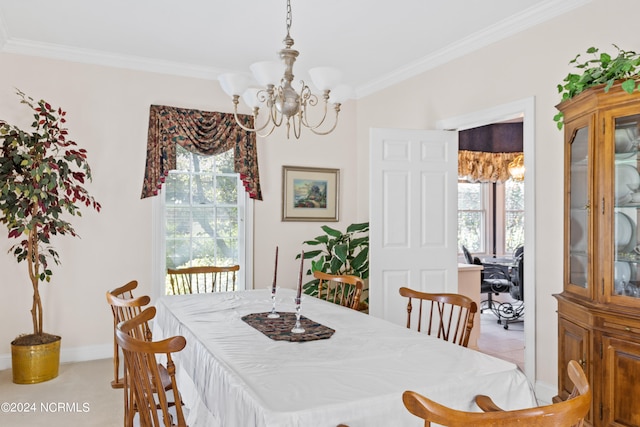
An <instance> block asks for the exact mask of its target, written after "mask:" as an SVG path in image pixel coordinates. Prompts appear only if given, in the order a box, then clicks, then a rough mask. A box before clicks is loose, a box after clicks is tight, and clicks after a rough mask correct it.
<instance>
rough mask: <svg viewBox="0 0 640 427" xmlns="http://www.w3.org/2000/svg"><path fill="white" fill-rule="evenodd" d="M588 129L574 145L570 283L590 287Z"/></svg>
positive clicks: (582, 131) (570, 226) (578, 132)
mask: <svg viewBox="0 0 640 427" xmlns="http://www.w3.org/2000/svg"><path fill="white" fill-rule="evenodd" d="M588 153H589V128H586V127H585V128H581V129H578V131H577V132H576V134H575V137H574V139H573V141H572V142H571V164H570V168H571V178H570V183H569V185H570V189H569V204H570V209H571V218H570V222H569V236H570V242H569V282H570V283H572V284H573V285H576V286H579V287H581V288H585V289H586V288H587V284H588V266H589V251H588V244H589V240H590V238H589V170H588V167H589V164H588Z"/></svg>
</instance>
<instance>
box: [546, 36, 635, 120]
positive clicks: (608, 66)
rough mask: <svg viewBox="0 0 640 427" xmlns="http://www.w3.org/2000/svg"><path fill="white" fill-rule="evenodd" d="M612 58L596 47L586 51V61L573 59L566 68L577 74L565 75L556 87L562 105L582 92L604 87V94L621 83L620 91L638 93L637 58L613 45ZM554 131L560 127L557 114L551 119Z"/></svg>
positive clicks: (633, 53)
mask: <svg viewBox="0 0 640 427" xmlns="http://www.w3.org/2000/svg"><path fill="white" fill-rule="evenodd" d="M613 47H615V48H616V50H617V54H616V56H615V57H614V56H611V55H610V54H608V53H605V52H600V51H599V49H598V48H596V47H590V48H589V49H587V52H586V53H587V54H589V55H592V57H591V58H590V59H587V60H585V61H582V60H581V55H580V54H578V55H576V57H575V58H573V59H572V60H571V61H569V64H570V65H573V66H574V67H575V68H577V69H578V70H580V72H579V73H569V74H568V75H567V76H566V77H565V78H564V80H563V82H564V83H561V84H559V85H558V93H560V94H561V97H562V101H566V100H568V99H571V98H573V97H574V96H576V95H578V94H579V93H581V92H583V91H584V90H586V89H588V88H590V87H593V86H598V85H604V91H605V92H608V91H609V89H611V86H613V84H614V83H616V82H617V81H622V84H621V87H622V89H623V90H624V91H626V92H628V93H632V92H633V91H634V90H636V89H637V90H640V83H638V72H639V71H640V68H639V67H640V54H637V53H636V52H633V51H626V50H622V49H620V48H619V47H618V46H616V45H615V44H614V45H613ZM553 120H554V121H555V122H556V123H557V126H558V129H562V127H563V114H562V112H558V114H556V115H555V116H554V117H553Z"/></svg>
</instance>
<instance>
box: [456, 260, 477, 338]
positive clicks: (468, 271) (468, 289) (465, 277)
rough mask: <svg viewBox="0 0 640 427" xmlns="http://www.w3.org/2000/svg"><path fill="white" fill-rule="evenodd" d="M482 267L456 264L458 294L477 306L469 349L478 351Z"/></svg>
mask: <svg viewBox="0 0 640 427" xmlns="http://www.w3.org/2000/svg"><path fill="white" fill-rule="evenodd" d="M481 272H482V266H481V265H477V264H458V293H460V294H462V295H466V296H468V297H469V298H471V299H472V300H473V301H474V302H475V303H476V305H477V306H478V311H477V312H476V314H475V316H474V318H473V329H472V330H471V335H470V336H469V345H468V347H469V348H473V349H476V350H477V349H478V337H479V336H480V308H481V304H482V300H481V298H480V284H481V283H482V277H481Z"/></svg>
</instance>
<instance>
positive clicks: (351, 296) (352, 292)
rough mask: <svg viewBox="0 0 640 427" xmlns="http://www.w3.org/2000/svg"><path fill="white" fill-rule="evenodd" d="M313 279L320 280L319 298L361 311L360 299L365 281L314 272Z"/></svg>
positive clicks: (351, 276) (347, 276) (354, 277)
mask: <svg viewBox="0 0 640 427" xmlns="http://www.w3.org/2000/svg"><path fill="white" fill-rule="evenodd" d="M313 277H315V278H316V279H318V294H317V295H316V296H317V297H318V298H320V299H323V300H325V301H329V302H333V303H335V304H339V305H342V306H344V307H349V308H352V309H354V310H359V309H360V305H361V304H360V303H361V301H360V298H361V297H362V289H363V287H364V282H363V280H362V279H361V278H360V277H358V276H353V275H339V274H329V273H325V272H322V271H314V272H313Z"/></svg>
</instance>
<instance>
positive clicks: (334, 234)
mask: <svg viewBox="0 0 640 427" xmlns="http://www.w3.org/2000/svg"><path fill="white" fill-rule="evenodd" d="M320 228H322V229H323V230H324V232H325V233H327V234H328V235H329V236H332V237H341V236H342V232H341V231H339V230H336V229H334V228H331V227H329V226H328V225H323V226H322V227H320Z"/></svg>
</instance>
